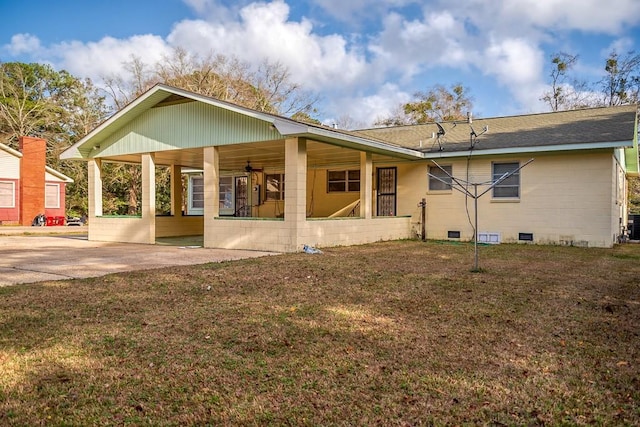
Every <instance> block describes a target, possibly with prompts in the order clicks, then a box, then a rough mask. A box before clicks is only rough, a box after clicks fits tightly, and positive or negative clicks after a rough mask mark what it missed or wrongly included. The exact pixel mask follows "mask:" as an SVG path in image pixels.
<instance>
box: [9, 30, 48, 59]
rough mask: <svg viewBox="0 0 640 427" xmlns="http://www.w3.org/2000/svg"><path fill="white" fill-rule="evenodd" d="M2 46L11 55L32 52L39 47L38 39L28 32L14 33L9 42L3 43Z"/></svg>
mask: <svg viewBox="0 0 640 427" xmlns="http://www.w3.org/2000/svg"><path fill="white" fill-rule="evenodd" d="M4 48H5V49H6V50H7V51H8V52H9V53H10V54H11V55H21V54H23V53H34V52H37V51H39V50H40V49H41V46H40V39H38V37H36V36H34V35H32V34H28V33H23V34H15V35H13V36H12V37H11V43H9V44H7V45H5V46H4Z"/></svg>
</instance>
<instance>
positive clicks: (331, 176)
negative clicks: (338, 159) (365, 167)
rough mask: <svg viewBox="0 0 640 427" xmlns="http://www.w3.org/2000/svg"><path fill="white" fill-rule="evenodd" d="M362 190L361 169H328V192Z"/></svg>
mask: <svg viewBox="0 0 640 427" xmlns="http://www.w3.org/2000/svg"><path fill="white" fill-rule="evenodd" d="M359 191H360V170H341V171H327V193H347V192H359Z"/></svg>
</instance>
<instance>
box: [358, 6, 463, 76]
mask: <svg viewBox="0 0 640 427" xmlns="http://www.w3.org/2000/svg"><path fill="white" fill-rule="evenodd" d="M465 39H466V32H465V28H464V24H463V23H462V22H460V21H458V20H456V18H454V17H453V16H452V15H451V13H449V12H448V11H440V12H434V13H427V14H426V15H425V16H424V17H423V20H417V19H416V20H411V21H408V20H406V19H405V18H404V17H402V16H401V15H399V14H397V13H392V14H390V15H389V16H387V18H385V20H384V29H383V31H382V32H381V33H380V35H379V36H378V37H377V39H376V40H375V41H374V42H373V43H372V44H371V45H370V46H369V50H370V51H371V52H372V53H373V54H374V55H375V57H376V59H375V65H376V66H378V67H380V68H382V69H386V70H390V71H399V72H401V73H402V74H403V76H404V77H405V78H411V77H412V76H414V75H416V74H418V73H420V72H421V71H423V70H425V69H428V68H433V67H436V66H446V67H452V68H456V67H465V66H466V65H467V64H468V63H469V62H470V61H471V60H472V59H473V55H472V53H471V52H470V51H469V50H467V49H466V48H465V42H464V40H465Z"/></svg>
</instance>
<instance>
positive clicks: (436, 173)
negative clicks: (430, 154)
mask: <svg viewBox="0 0 640 427" xmlns="http://www.w3.org/2000/svg"><path fill="white" fill-rule="evenodd" d="M440 168H442V169H440ZM440 168H439V167H437V166H429V191H449V190H451V175H452V174H453V173H452V171H453V169H452V166H451V165H448V166H440ZM443 169H444V170H443ZM445 171H446V173H445ZM447 174H448V175H447Z"/></svg>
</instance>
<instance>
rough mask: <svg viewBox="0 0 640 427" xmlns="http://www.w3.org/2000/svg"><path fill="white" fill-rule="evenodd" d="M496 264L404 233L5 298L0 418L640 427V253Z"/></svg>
mask: <svg viewBox="0 0 640 427" xmlns="http://www.w3.org/2000/svg"><path fill="white" fill-rule="evenodd" d="M480 266H481V267H482V271H481V272H476V273H474V272H471V269H472V267H473V246H472V245H469V244H450V243H439V242H428V243H423V242H418V241H402V242H387V243H378V244H372V245H364V246H357V247H343V248H333V249H327V250H325V251H324V254H321V255H309V254H289V255H281V256H272V257H266V258H259V259H251V260H244V261H234V262H226V263H221V264H207V265H202V266H189V267H175V268H167V269H162V270H153V271H145V272H136V273H126V274H115V275H110V276H106V277H102V278H94V279H86V280H68V281H57V282H44V283H39V284H32V285H19V286H12V287H5V288H0V424H2V425H21V426H22V425H113V424H129V425H144V424H146V425H194V424H195V425H207V424H211V425H403V426H404V425H432V424H436V425H440V424H490V425H543V424H544V425H556V424H570V425H575V424H602V425H613V424H627V425H631V424H635V425H637V424H640V380H639V378H640V353H639V352H640V345H639V344H640V340H639V337H638V334H639V333H640V245H623V246H618V247H616V248H614V249H585V248H573V247H554V246H530V245H499V246H482V247H481V248H480Z"/></svg>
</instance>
